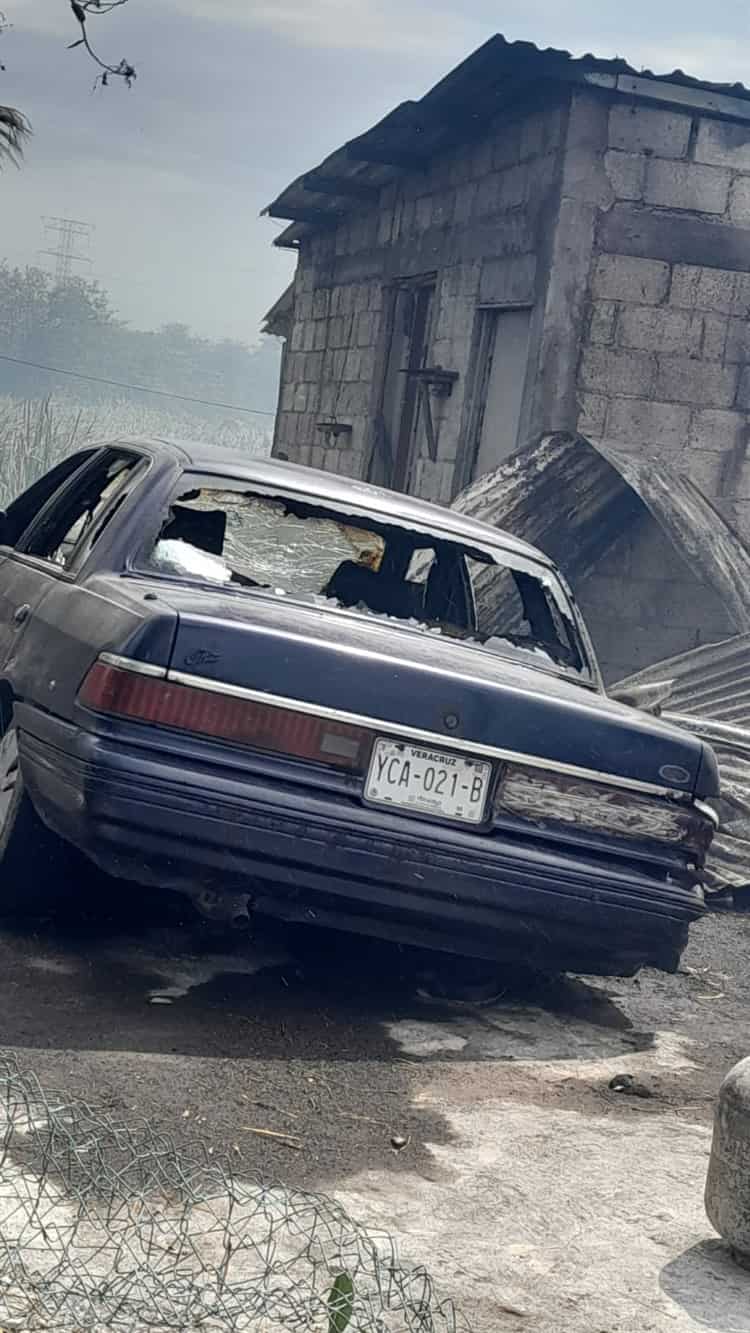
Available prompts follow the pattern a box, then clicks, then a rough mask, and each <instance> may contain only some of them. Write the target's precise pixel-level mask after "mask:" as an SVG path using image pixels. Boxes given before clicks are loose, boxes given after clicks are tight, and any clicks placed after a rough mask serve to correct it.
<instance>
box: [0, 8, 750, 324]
mask: <svg viewBox="0 0 750 1333" xmlns="http://www.w3.org/2000/svg"><path fill="white" fill-rule="evenodd" d="M2 7H3V8H4V10H5V11H6V15H7V18H8V20H9V21H10V22H11V23H12V24H13V28H12V30H11V31H10V32H8V33H6V34H5V35H4V36H3V37H2V39H0V59H1V60H2V62H3V63H4V64H5V66H6V72H5V73H4V74H3V73H0V102H6V103H9V104H10V105H13V106H17V107H19V108H21V109H22V110H23V111H25V112H26V113H27V115H28V116H29V117H30V119H31V121H32V123H33V128H34V131H35V135H34V139H33V142H32V145H31V147H30V149H29V151H28V154H27V160H26V163H25V166H24V167H23V169H22V170H21V171H20V172H16V171H15V170H13V169H11V168H8V169H6V170H5V171H4V172H3V173H2V175H1V176H0V256H3V255H4V256H5V257H7V258H8V259H10V260H11V261H12V262H14V263H19V264H26V263H35V262H45V263H46V262H52V261H46V260H45V261H40V260H39V258H38V251H39V250H40V249H41V248H42V247H43V246H44V243H45V242H44V236H43V231H42V224H41V217H42V215H43V214H52V215H63V216H67V217H73V218H79V219H82V220H85V221H88V222H91V223H93V224H94V226H95V228H96V230H95V231H94V233H93V236H92V240H91V249H90V255H91V258H92V261H93V263H92V266H91V270H90V271H91V273H92V274H93V275H95V276H96V277H97V278H99V279H100V280H101V282H102V283H103V284H104V285H105V286H106V287H107V288H108V289H109V290H110V292H111V293H112V296H113V298H114V301H115V304H116V306H117V308H118V309H119V311H120V313H121V314H122V315H123V316H124V317H125V318H127V319H128V320H130V321H131V322H132V323H133V324H135V325H137V326H139V327H142V328H152V327H156V326H158V325H160V324H162V323H166V322H168V321H184V322H185V323H188V324H190V325H192V326H193V328H194V329H195V330H196V331H198V332H200V333H202V334H205V335H207V336H210V337H222V336H230V337H236V338H241V339H242V340H244V341H246V342H249V343H252V342H254V341H255V340H256V339H257V334H258V326H259V322H260V320H261V318H262V316H263V314H264V312H265V311H266V309H267V308H268V307H269V306H270V305H271V304H272V303H273V301H274V300H275V298H276V297H277V295H278V294H279V293H280V292H281V290H282V289H283V287H284V286H285V285H286V283H287V282H288V280H289V278H290V276H291V272H292V265H293V256H290V255H289V254H288V253H287V252H285V251H278V250H274V249H273V248H272V246H271V241H272V239H273V236H274V231H275V230H276V229H278V227H279V226H280V224H278V223H273V222H272V221H270V220H269V219H267V218H260V217H259V214H260V211H261V209H262V208H263V207H264V206H265V205H266V204H268V203H269V202H270V201H271V199H272V198H274V196H275V195H276V194H277V193H279V191H280V190H281V189H282V188H283V187H284V186H285V185H286V184H287V183H288V181H289V180H291V179H292V178H293V177H294V176H296V175H298V174H299V173H300V172H301V171H303V170H306V169H308V168H310V167H312V166H314V165H315V164H316V163H317V162H318V161H319V160H320V159H321V158H322V157H323V156H325V154H326V153H327V152H329V151H330V150H331V149H333V148H335V147H337V146H338V145H339V144H341V143H342V142H344V141H345V140H346V139H348V138H351V137H352V136H353V135H355V134H357V133H358V132H360V131H362V130H364V129H366V128H367V127H368V126H369V125H370V124H372V123H373V122H374V121H375V120H376V119H378V118H379V117H380V116H382V115H383V114H384V113H385V112H386V111H388V110H389V109H390V108H391V107H392V106H393V105H395V104H396V103H397V102H400V101H403V100H405V99H406V98H410V97H414V98H416V97H419V96H421V95H422V93H423V92H425V91H426V90H427V88H428V87H430V86H431V84H432V83H434V82H435V81H436V80H437V79H438V78H440V77H441V76H442V75H443V74H444V73H447V71H448V70H449V69H450V68H451V67H452V66H453V65H455V64H457V63H458V61H459V60H461V59H463V57H464V56H466V55H467V54H468V53H469V52H470V51H472V50H473V49H474V48H475V47H476V46H478V45H479V44H480V43H481V42H483V41H484V40H485V39H486V38H487V37H489V36H490V35H491V34H492V33H493V32H497V31H502V32H504V33H505V35H506V36H507V37H509V38H526V39H529V40H532V41H535V42H537V43H538V44H540V45H542V46H561V47H565V48H567V49H570V50H572V51H573V52H574V53H575V54H583V53H584V52H585V51H588V50H593V51H594V52H595V53H596V54H597V55H601V56H615V55H620V56H624V57H626V58H627V59H628V60H629V61H631V63H633V64H634V65H637V66H648V67H650V68H653V69H655V70H656V71H657V72H663V71H665V70H671V69H673V68H675V67H682V68H683V69H685V70H686V71H687V72H688V73H692V74H695V75H699V76H701V77H704V78H713V79H717V80H722V81H724V80H726V81H735V80H741V81H743V82H746V83H750V40H749V38H750V17H749V14H750V10H748V6H747V3H746V0H742V2H740V0H716V3H714V4H713V5H711V6H707V5H705V4H703V3H700V4H699V3H697V0H660V3H659V4H654V3H653V0H630V3H629V4H623V3H622V0H573V2H572V4H569V5H568V6H563V5H561V4H560V3H559V0H510V2H509V3H490V0H461V3H460V4H458V3H455V0H454V3H448V2H447V0H432V2H430V0H318V2H317V3H316V0H128V3H127V4H126V5H125V6H123V7H122V8H121V9H119V10H115V11H113V12H112V13H111V14H110V15H109V16H107V17H102V18H99V19H98V20H96V21H95V22H93V21H92V22H91V23H90V28H91V31H92V34H93V36H94V38H95V41H96V44H97V45H98V46H99V47H100V48H101V51H102V53H103V54H105V55H106V56H107V57H108V58H110V59H111V60H112V61H113V62H114V61H116V60H119V59H120V57H121V56H125V57H127V58H128V59H129V60H131V61H132V62H133V63H134V64H135V65H136V66H137V69H138V79H137V81H136V83H135V85H134V87H133V88H132V90H130V91H128V90H127V88H125V87H124V86H123V85H121V84H120V83H119V82H117V83H116V85H114V86H112V87H110V88H109V89H105V90H104V91H99V92H96V93H92V83H93V78H94V74H95V71H94V69H93V67H92V66H91V65H90V64H89V62H88V60H87V58H86V56H85V55H84V53H83V51H82V50H81V49H78V50H74V51H67V50H66V49H65V47H66V42H70V41H73V40H75V38H76V36H77V31H76V28H75V25H74V22H73V19H72V15H71V14H70V10H69V5H68V0H2ZM566 11H567V12H566ZM81 271H82V272H83V271H85V270H83V269H81Z"/></svg>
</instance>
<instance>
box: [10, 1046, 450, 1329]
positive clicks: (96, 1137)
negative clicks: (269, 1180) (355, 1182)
mask: <svg viewBox="0 0 750 1333" xmlns="http://www.w3.org/2000/svg"><path fill="white" fill-rule="evenodd" d="M0 1145H1V1147H0V1328H1V1329H2V1330H11V1329H13V1330H23V1333H33V1331H34V1330H41V1329H44V1330H55V1331H56V1333H82V1331H83V1330H95V1331H96V1333H99V1331H101V1333H104V1331H105V1330H106V1333H145V1330H156V1331H158V1333H161V1330H165V1331H166V1330H176V1329H179V1330H180V1331H181V1333H184V1331H186V1330H192V1329H201V1330H205V1331H206V1333H223V1330H229V1329H232V1330H237V1333H244V1331H245V1330H248V1331H250V1330H252V1333H271V1330H275V1329H284V1330H299V1331H300V1333H302V1331H303V1330H304V1333H412V1331H413V1333H470V1330H469V1327H468V1325H467V1324H466V1323H465V1322H464V1321H463V1320H462V1319H461V1318H460V1317H459V1316H458V1315H457V1313H456V1311H455V1309H454V1307H453V1305H452V1304H451V1303H450V1302H448V1301H441V1300H440V1299H439V1298H438V1297H437V1296H436V1294H435V1291H434V1288H433V1284H432V1281H431V1279H430V1277H429V1275H428V1273H427V1272H426V1271H425V1270H424V1269H422V1268H412V1269H409V1268H407V1267H404V1266H402V1265H401V1264H400V1262H399V1259H398V1255H397V1253H396V1248H395V1245H394V1243H393V1241H392V1240H390V1239H389V1238H388V1237H386V1236H382V1235H379V1234H376V1233H370V1232H368V1231H367V1230H366V1229H365V1228H364V1227H362V1226H360V1225H359V1224H358V1223H356V1222H355V1221H353V1220H352V1218H350V1217H349V1216H348V1215H347V1213H346V1212H345V1210H344V1209H343V1208H341V1207H339V1205H338V1204H336V1203H335V1202H333V1201H331V1200H330V1199H327V1198H325V1197H323V1196H322V1195H317V1194H313V1193H309V1192H307V1191H302V1190H294V1189H287V1188H284V1187H281V1186H275V1185H264V1184H262V1183H258V1182H248V1181H246V1180H244V1179H243V1180H240V1179H238V1178H237V1177H235V1176H234V1175H233V1174H232V1172H231V1170H230V1169H229V1168H228V1167H227V1166H225V1165H224V1164H219V1163H216V1162H215V1161H213V1160H212V1158H211V1156H210V1154H209V1152H208V1150H207V1148H205V1147H204V1146H202V1145H201V1144H194V1145H192V1146H191V1147H190V1148H187V1149H184V1148H178V1147H177V1146H176V1145H175V1143H174V1142H173V1141H172V1140H171V1139H170V1138H169V1137H168V1136H166V1135H163V1134H160V1133H159V1132H158V1131H156V1130H155V1129H154V1128H153V1127H152V1126H151V1125H150V1124H149V1123H148V1122H146V1121H138V1122H133V1123H125V1122H124V1121H121V1120H118V1119H117V1118H115V1117H114V1116H113V1115H110V1114H109V1113H106V1112H101V1111H97V1110H94V1109H92V1108H91V1107H90V1106H87V1105H85V1104H82V1103H79V1102H73V1101H69V1100H67V1099H66V1098H65V1097H63V1096H60V1095H57V1094H54V1093H51V1092H45V1091H44V1090H43V1089H42V1087H41V1085H40V1084H39V1082H38V1081H37V1079H36V1078H35V1077H34V1076H33V1075H30V1074H28V1073H25V1072H22V1071H20V1070H19V1069H18V1068H17V1067H16V1065H15V1064H14V1063H13V1062H12V1061H0Z"/></svg>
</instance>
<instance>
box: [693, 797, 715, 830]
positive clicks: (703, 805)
mask: <svg viewBox="0 0 750 1333" xmlns="http://www.w3.org/2000/svg"><path fill="white" fill-rule="evenodd" d="M693 807H694V808H695V809H696V810H697V811H698V812H699V814H701V815H705V816H706V819H710V820H711V823H712V824H713V826H714V828H720V826H721V820H720V819H719V816H718V815H717V813H716V811H715V810H714V808H713V806H712V805H709V804H708V802H707V801H698V800H694V801H693Z"/></svg>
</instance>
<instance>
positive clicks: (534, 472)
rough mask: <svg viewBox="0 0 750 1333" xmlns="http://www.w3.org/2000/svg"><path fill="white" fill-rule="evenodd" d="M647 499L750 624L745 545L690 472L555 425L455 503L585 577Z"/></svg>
mask: <svg viewBox="0 0 750 1333" xmlns="http://www.w3.org/2000/svg"><path fill="white" fill-rule="evenodd" d="M644 505H645V507H646V509H647V510H648V511H649V513H650V514H651V515H652V516H653V518H654V519H655V520H656V522H657V523H658V524H659V526H660V527H661V528H662V530H663V531H664V532H665V533H666V535H667V537H668V538H669V540H670V541H671V542H672V544H673V545H674V546H675V548H676V549H677V551H678V552H679V553H680V555H681V556H682V557H683V559H684V560H685V561H686V562H687V564H688V565H689V566H690V567H691V569H692V570H693V572H694V573H695V575H696V577H697V578H698V579H699V580H700V581H702V582H703V583H706V584H708V585H709V586H710V587H711V588H713V589H714V591H715V592H716V594H717V595H718V597H719V598H720V599H721V601H722V602H723V604H724V606H725V607H726V609H727V611H728V612H729V615H730V617H731V619H732V621H733V622H734V624H735V626H736V628H737V631H738V632H741V633H744V632H746V631H748V630H750V551H748V548H747V547H746V546H745V544H744V543H743V542H742V540H741V539H740V538H739V537H738V536H737V534H736V533H735V532H733V531H732V529H731V528H730V527H729V525H728V524H727V523H726V522H725V520H724V519H723V518H722V516H721V514H720V513H719V511H718V510H717V509H715V508H714V506H713V505H712V504H711V503H710V501H709V500H707V499H706V497H705V496H704V495H702V494H701V492H700V491H699V490H698V488H697V486H695V485H694V484H693V482H692V481H690V479H689V478H688V477H686V476H684V475H682V474H680V473H677V472H674V471H672V470H671V469H669V468H667V467H665V466H663V465H660V464H657V463H655V462H653V461H652V460H650V459H647V460H643V459H642V458H641V457H636V456H634V455H632V454H628V453H625V452H619V451H616V450H614V449H612V448H611V446H609V445H604V444H602V443H601V442H599V441H593V440H588V439H586V438H584V437H583V436H581V435H567V434H562V433H557V434H554V435H549V436H547V437H546V438H545V439H543V440H542V441H541V442H540V443H539V444H533V445H529V446H527V447H526V448H525V449H521V450H519V451H518V452H517V453H515V454H513V455H512V456H511V457H510V458H509V459H508V461H507V462H506V463H504V464H502V466H501V467H499V468H497V469H496V471H494V472H491V473H489V474H488V475H487V476H485V477H481V478H480V479H479V480H478V481H476V482H474V484H473V485H472V486H470V487H468V489H467V490H465V491H463V492H462V494H461V495H460V496H458V498H457V499H456V500H455V501H454V508H455V509H457V510H459V511H460V512H461V513H463V514H468V515H471V517H473V518H479V519H482V520H483V521H484V522H485V523H492V524H494V525H495V526H496V527H499V528H505V529H507V530H508V531H510V532H512V533H513V534H514V535H515V536H518V537H523V538H524V539H525V540H526V541H529V542H531V543H532V544H533V545H534V546H539V547H541V549H542V550H543V551H545V552H546V554H547V555H549V556H550V557H551V559H553V560H554V561H555V563H556V564H557V565H559V566H560V568H561V569H562V570H563V571H564V572H565V574H566V575H567V576H568V578H569V579H571V581H573V582H579V581H580V580H581V579H583V578H585V577H586V575H587V574H589V573H590V572H591V571H592V570H593V569H594V568H595V566H596V564H597V562H598V560H599V559H600V558H601V556H602V555H603V554H604V552H605V551H606V550H608V549H609V548H610V547H611V546H612V545H613V544H614V542H615V541H616V540H617V538H618V536H619V535H620V533H621V532H623V531H624V529H625V528H626V527H627V526H628V524H629V523H630V522H632V520H633V519H634V518H636V517H637V516H638V514H639V513H641V512H642V506H644Z"/></svg>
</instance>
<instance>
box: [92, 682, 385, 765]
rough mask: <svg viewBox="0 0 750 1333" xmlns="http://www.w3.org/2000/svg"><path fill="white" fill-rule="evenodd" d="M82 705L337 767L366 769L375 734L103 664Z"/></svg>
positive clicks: (339, 723)
mask: <svg viewBox="0 0 750 1333" xmlns="http://www.w3.org/2000/svg"><path fill="white" fill-rule="evenodd" d="M78 700H79V703H81V704H82V705H83V707H84V708H89V709H91V711H92V712H94V713H105V714H108V715H110V716H114V717H125V718H130V719H132V720H133V721H136V722H149V723H151V724H152V725H155V726H160V727H173V728H175V729H177V730H178V731H189V732H193V733H195V734H196V735H199V736H214V737H215V738H216V739H217V740H225V741H232V742H233V743H234V744H236V745H252V746H254V747H255V748H257V749H260V750H271V751H274V752H275V753H277V754H285V755H291V756H293V757H294V758H296V759H308V760H313V761H315V762H317V763H322V764H333V765H335V766H336V767H338V768H348V769H354V770H361V769H364V767H365V764H366V762H367V758H368V755H369V751H370V745H371V743H372V733H371V732H369V731H367V730H366V729H365V728H361V727H353V726H349V725H348V724H346V723H342V722H329V721H328V720H327V719H326V718H320V717H314V716H311V715H310V714H308V713H298V712H295V711H294V710H293V709H289V708H277V707H275V706H274V705H272V704H264V703H258V702H256V701H255V700H252V699H242V698H237V697H235V696H233V695H228V694H220V693H218V692H216V691H215V690H211V689H205V690H204V689H200V688H199V687H198V686H193V685H178V684H175V683H174V682H173V681H169V680H166V679H164V678H163V677H161V676H152V675H143V674H141V672H140V671H129V670H128V669H127V668H126V667H122V666H113V665H111V664H110V663H109V662H103V661H98V662H95V663H94V665H93V666H92V667H91V669H90V671H89V672H88V675H87V676H86V679H85V680H84V682H83V685H82V686H81V689H80V693H79V695H78Z"/></svg>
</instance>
